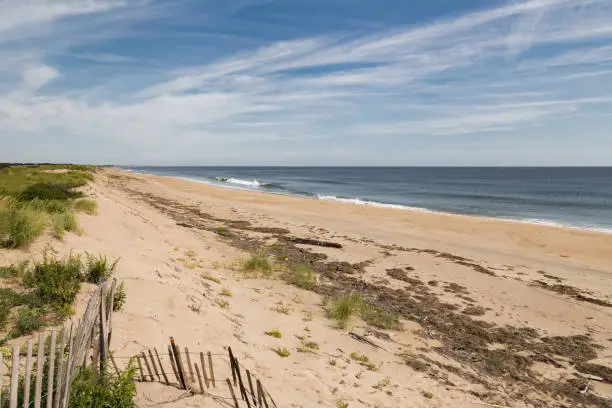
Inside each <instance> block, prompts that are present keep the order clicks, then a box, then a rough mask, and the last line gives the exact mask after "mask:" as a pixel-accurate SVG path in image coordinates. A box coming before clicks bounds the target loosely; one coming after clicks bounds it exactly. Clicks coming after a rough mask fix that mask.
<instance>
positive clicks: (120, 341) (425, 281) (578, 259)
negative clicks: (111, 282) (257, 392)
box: [0, 169, 612, 408]
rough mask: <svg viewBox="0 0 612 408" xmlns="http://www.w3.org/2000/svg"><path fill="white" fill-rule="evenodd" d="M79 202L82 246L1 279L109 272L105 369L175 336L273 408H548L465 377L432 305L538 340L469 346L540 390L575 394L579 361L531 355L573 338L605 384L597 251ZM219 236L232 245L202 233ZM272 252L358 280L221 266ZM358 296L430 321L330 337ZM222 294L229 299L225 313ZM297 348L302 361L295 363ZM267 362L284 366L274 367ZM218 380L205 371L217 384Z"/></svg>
mask: <svg viewBox="0 0 612 408" xmlns="http://www.w3.org/2000/svg"><path fill="white" fill-rule="evenodd" d="M85 189H86V190H87V193H88V195H90V196H92V197H93V198H95V199H96V200H98V203H99V214H98V215H95V216H88V215H81V216H79V217H80V218H79V221H80V223H81V226H82V228H83V231H84V232H83V234H82V235H76V234H66V237H65V238H64V241H63V242H60V241H57V240H54V239H52V238H51V237H44V238H41V239H40V240H39V241H38V242H37V243H36V244H35V245H34V246H33V247H32V248H31V249H30V250H29V251H28V252H18V251H9V250H1V251H0V262H2V263H3V264H5V263H7V262H14V261H16V260H18V259H24V258H25V257H29V256H32V255H34V256H36V255H38V254H40V253H41V252H42V251H43V250H44V249H45V248H46V249H48V248H49V247H51V248H53V250H54V251H56V252H57V253H58V254H63V253H67V252H68V251H70V250H72V251H75V252H83V251H89V252H94V253H103V254H106V255H107V256H110V257H119V258H121V259H120V262H119V268H118V271H117V275H118V277H119V278H120V279H122V280H123V281H124V282H125V286H126V290H127V302H126V305H125V309H124V311H123V312H121V313H118V314H116V315H115V317H114V318H113V319H114V320H113V327H114V331H113V336H114V338H113V344H112V348H113V349H114V350H115V355H116V356H117V359H118V361H120V362H121V361H126V359H127V358H129V356H131V355H133V354H134V353H138V352H140V351H142V350H143V349H146V348H149V347H153V346H156V347H157V348H158V349H165V347H166V344H167V343H168V338H169V336H174V337H175V338H176V339H177V341H178V342H179V343H180V344H181V346H188V347H189V349H190V350H192V351H204V352H206V351H211V352H212V353H213V354H217V353H218V354H224V353H225V352H226V351H225V347H227V346H231V347H232V349H233V350H234V353H235V354H236V356H237V357H238V359H239V360H240V362H241V363H242V364H243V365H244V366H246V367H248V368H250V369H251V370H252V371H253V372H254V373H256V374H257V377H258V378H260V379H261V381H262V383H263V384H264V386H265V387H266V388H267V389H268V390H269V391H270V393H271V394H272V395H273V396H274V398H275V401H276V403H277V404H278V406H279V407H281V406H293V407H317V406H320V407H335V406H341V405H340V403H341V402H346V403H348V406H349V407H351V408H352V407H408V406H409V407H449V406H453V407H469V406H476V405H473V402H488V403H497V404H502V405H508V406H512V407H526V406H547V404H550V401H551V400H550V396H548V395H546V392H545V391H544V389H541V390H540V389H539V388H541V387H539V386H538V385H537V384H535V385H534V384H527V385H525V384H519V383H517V382H516V381H512V380H510V379H509V378H510V377H511V376H512V371H513V370H515V369H516V366H515V365H509V363H506V362H503V361H502V362H501V363H499V364H498V363H497V362H495V361H493V360H491V357H487V360H486V361H488V364H491V365H492V367H489V372H488V373H484V374H483V371H479V368H478V364H481V362H478V363H470V359H472V360H474V361H476V360H478V356H477V355H476V354H477V353H474V350H475V349H474V348H468V349H466V350H467V351H466V352H465V353H464V354H461V350H459V347H453V344H454V343H453V342H459V341H461V339H462V338H463V337H465V338H468V337H469V336H468V335H467V334H466V335H465V336H462V335H461V334H460V333H447V332H445V329H444V328H443V327H442V326H441V325H440V324H441V323H440V322H439V321H438V322H435V323H434V320H435V319H436V317H437V316H440V315H442V312H440V313H436V309H435V308H436V307H441V306H440V305H441V304H442V303H445V304H450V305H455V306H456V309H455V310H454V311H451V312H444V313H451V314H448V315H447V314H443V315H444V316H449V318H454V317H452V316H459V317H457V318H458V319H463V318H467V319H473V321H477V322H486V323H491V325H490V326H486V327H488V328H487V329H485V331H483V333H488V332H489V331H490V332H493V331H494V330H496V329H495V328H496V327H504V326H506V325H510V326H513V327H515V328H517V329H526V328H533V329H536V330H537V336H538V337H537V339H535V340H533V341H532V340H529V341H532V343H533V344H535V345H536V346H533V347H537V350H538V352H537V353H535V354H534V352H533V350H535V348H533V349H526V350H521V349H520V348H521V347H523V343H521V342H522V341H523V340H520V341H515V340H512V341H509V342H507V343H503V344H502V343H500V344H496V343H494V342H488V343H487V344H485V345H484V346H482V347H484V348H483V349H482V347H481V346H478V347H481V349H482V350H485V351H486V350H489V351H488V352H495V350H503V351H504V352H506V351H508V353H509V354H508V355H511V356H512V357H513V360H512V361H513V362H520V361H522V360H520V359H518V358H515V356H518V355H523V357H524V358H525V359H527V360H529V359H534V358H535V357H534V356H537V355H540V356H542V355H544V356H545V358H540V359H539V360H543V361H539V360H538V361H537V362H536V363H534V364H532V363H533V361H530V363H529V365H528V367H527V368H525V370H527V369H528V370H532V371H533V372H534V373H536V376H537V378H538V379H546V381H547V382H546V384H547V386H549V385H551V384H565V383H566V382H567V380H569V379H574V378H577V377H576V375H575V373H576V367H575V364H574V363H576V362H579V360H580V359H581V357H580V356H577V357H576V356H574V357H572V356H571V355H572V353H574V352H575V353H574V354H576V353H577V354H580V353H581V351H580V350H578V348H577V346H576V345H575V344H574V343H571V344H572V345H573V346H572V347H569V349H571V350H570V351H565V352H563V353H562V355H559V354H557V353H555V352H554V351H555V350H553V351H550V350H549V348H540V345H546V344H549V343H547V341H548V340H546V339H545V338H546V337H553V336H561V337H563V338H564V339H567V338H568V336H576V335H588V341H587V342H592V343H593V344H597V345H599V346H600V347H601V348H599V349H597V350H596V354H597V358H596V359H594V360H592V361H591V363H597V364H599V365H603V366H607V367H612V351H611V350H612V307H609V306H606V302H612V298H611V296H610V295H611V294H612V279H611V277H612V275H611V274H612V272H611V271H612V257H610V253H611V248H612V234H605V233H598V232H588V231H581V230H572V229H564V228H558V227H549V226H539V225H529V224H521V223H517V222H507V221H499V220H491V219H485V218H476V217H467V216H456V215H445V214H438V213H428V212H423V211H408V210H395V209H386V208H375V207H364V206H356V205H351V204H343V203H332V202H324V201H318V200H308V199H301V198H295V197H286V196H280V195H272V194H264V193H256V192H248V191H239V190H231V189H225V188H220V187H215V186H210V185H205V184H200V183H196V182H190V181H184V180H180V179H173V178H167V177H158V176H151V175H140V174H134V173H129V172H126V171H121V170H115V169H107V170H104V171H103V172H102V173H100V174H99V175H98V176H97V177H96V182H95V183H93V184H90V185H89V186H87V187H86V188H85ZM186 208H187V209H186ZM196 208H197V209H198V210H199V211H200V212H199V213H196V212H194V211H193V209H196ZM188 209H191V210H188ZM198 214H199V215H198ZM202 214H205V215H206V216H205V217H202ZM222 220H225V221H222ZM236 221H248V222H249V223H250V226H249V227H244V226H245V225H246V224H245V223H244V222H243V223H242V224H240V223H236ZM232 222H233V223H232ZM228 225H229V227H227V230H229V231H230V232H231V233H232V234H236V235H235V236H234V237H232V238H228V237H224V236H222V235H220V234H218V233H216V231H217V232H218V230H217V228H218V227H219V226H223V227H224V228H225V227H226V226H228ZM243 227H244V228H243ZM253 227H255V228H253ZM258 228H259V229H258ZM266 228H276V229H279V228H283V229H286V230H288V233H285V234H280V233H279V231H274V230H270V231H271V232H273V233H268V232H270V231H267V230H266ZM280 235H290V236H296V237H303V238H314V239H319V240H325V241H331V242H335V243H340V244H341V245H342V246H343V247H342V248H341V249H336V248H321V247H317V246H307V245H297V246H294V247H295V248H301V249H306V250H308V251H310V252H312V253H320V254H325V255H326V256H327V259H326V260H324V261H322V262H333V261H338V262H347V263H349V264H351V265H355V264H358V263H362V264H360V266H358V267H357V269H358V270H357V272H355V271H353V270H352V269H351V271H350V272H355V273H352V274H342V273H337V272H335V271H332V272H329V273H327V272H325V273H322V275H321V276H320V283H321V288H319V289H317V290H316V292H317V293H315V292H313V291H306V290H303V289H299V288H297V287H295V286H291V285H289V284H287V283H285V282H284V281H283V280H282V279H252V278H246V277H244V276H243V274H242V273H241V272H240V271H239V270H238V269H239V268H238V267H237V264H238V262H239V261H240V260H241V259H244V258H246V257H248V255H249V254H248V251H247V249H249V248H252V245H253V244H252V243H253V242H255V243H261V245H264V244H268V245H273V243H274V242H276V240H277V239H279V236H280ZM237 236H240V237H243V238H244V239H245V241H241V240H239V239H238V238H237ZM249 242H250V243H249ZM249 245H250V246H249ZM306 256H308V255H306ZM326 265H327V264H326ZM325 267H327V266H325ZM331 269H333V268H331ZM388 270H391V271H393V270H395V271H396V272H395V273H394V272H390V273H389V272H388ZM397 270H400V272H397ZM211 276H212V277H213V278H215V279H216V280H218V281H219V283H217V282H215V281H213V280H211V279H210V278H209V277H211ZM393 276H396V277H393ZM402 276H405V277H406V278H407V279H408V280H407V281H406V280H402V279H403V278H402ZM207 277H208V278H207ZM397 277H399V279H398V278H397ZM411 280H412V283H411ZM357 281H359V282H361V283H360V285H361V287H363V288H365V290H366V295H367V296H369V294H371V293H374V289H376V290H378V289H380V288H383V287H384V288H387V289H385V291H386V290H388V291H387V292H385V295H384V296H380V297H376V296H374V297H373V299H375V300H377V301H378V300H380V301H381V302H382V301H384V299H386V298H388V299H403V300H402V302H406V304H408V303H409V302H412V300H411V299H420V298H422V299H429V300H428V302H430V303H428V305H434V306H431V307H430V306H428V307H427V308H423V309H419V308H417V309H414V310H412V309H411V310H412V311H411V312H410V313H411V314H409V313H404V315H403V318H402V323H403V326H404V330H402V331H392V330H381V331H382V332H385V333H388V334H390V337H389V338H388V339H384V338H377V337H376V336H374V335H368V336H367V338H368V339H370V340H371V341H373V342H374V343H376V344H377V345H379V346H380V347H382V348H374V347H372V346H371V345H368V344H366V343H364V342H360V341H358V340H356V339H354V338H353V337H351V336H350V335H349V333H348V332H349V331H351V332H354V333H358V334H361V335H365V334H367V333H368V331H370V330H371V328H370V327H368V325H367V324H365V323H364V322H363V321H361V320H360V319H358V318H355V319H354V320H352V322H351V325H350V328H349V329H348V330H339V329H337V328H335V327H334V322H333V321H332V320H330V319H329V318H328V317H326V313H325V310H324V308H323V307H322V296H321V294H322V293H328V292H329V293H340V292H342V291H343V290H349V289H350V285H352V284H354V283H355V282H357ZM420 282H421V283H420ZM555 285H557V286H555ZM404 288H406V291H404ZM224 289H225V290H226V292H227V294H229V293H231V296H223V295H222V291H223V290H224ZM381 290H382V289H381ZM393 290H396V291H393ZM368 291H371V293H370V292H368ZM342 293H343V292H342ZM404 295H405V296H406V297H405V298H402V297H401V296H404ZM398 296H399V297H398ZM428 296H429V297H428ZM432 299H436V300H432ZM415 301H416V300H415ZM223 302H227V305H224V303H223ZM402 302H395V303H402ZM419 302H420V300H419ZM431 302H433V303H431ZM395 306H397V307H398V308H401V307H403V305H398V304H395ZM469 306H472V311H473V312H474V315H473V316H469V317H468V316H467V315H465V314H463V313H462V311H465V309H466V308H468V307H469ZM610 306H612V305H610ZM279 310H281V311H285V312H286V313H280V312H279ZM398 310H399V309H398ZM440 310H442V309H440ZM444 310H446V309H444ZM401 311H402V313H403V312H404V309H402V310H401ZM432 311H433V312H432ZM421 313H422V314H421ZM428 313H430V314H428ZM462 316H463V317H462ZM469 324H471V323H469ZM469 324H468V326H469ZM477 324H479V323H477ZM462 327H463V326H462ZM470 327H471V326H470ZM483 327H484V326H483ZM489 327H490V328H489ZM271 329H279V330H280V331H281V332H282V338H280V339H276V338H273V337H270V336H267V335H265V334H264V332H265V331H268V330H271ZM521 333H522V332H521ZM455 335H457V336H456V337H453V336H455ZM308 341H312V342H316V343H317V345H318V349H317V350H312V351H311V352H300V351H299V350H298V349H300V348H303V345H304V343H305V342H308ZM513 341H514V343H512V342H513ZM525 341H527V340H525ZM563 341H566V340H563ZM568 341H569V340H568ZM532 343H530V344H532ZM551 344H552V343H551ZM564 344H565V343H564ZM567 344H570V343H567ZM581 344H582V343H581ZM278 347H286V348H287V349H288V350H289V351H290V353H291V354H290V355H289V356H288V357H285V358H282V357H280V356H279V355H277V354H276V352H275V351H274V349H275V348H278ZM469 347H475V346H473V345H469ZM530 347H531V346H530ZM543 347H544V346H543ZM482 350H481V351H482ZM541 350H544V351H541ZM559 350H560V348H559ZM572 350H573V351H572ZM576 350H578V351H576ZM549 351H550V352H549ZM353 352H356V353H359V354H364V355H366V356H367V357H368V358H369V359H370V360H371V361H372V362H373V363H374V366H375V371H373V370H370V369H368V368H367V367H365V366H364V365H361V364H359V363H358V362H356V361H354V360H353V359H351V353H353ZM558 352H559V353H561V352H560V351H558ZM470 353H472V354H474V355H473V356H471V355H470ZM521 353H522V354H521ZM466 354H467V355H466ZM496 355H497V354H496ZM500 355H501V354H500ZM503 355H504V356H506V354H503ZM551 359H553V360H554V363H551V362H550V361H549V360H551ZM415 362H416V363H421V364H424V367H423V366H421V365H420V364H415ZM407 363H409V364H407ZM513 364H514V363H513ZM498 365H501V366H499V367H498ZM415 368H416V369H415ZM497 369H499V372H497V371H496V370H497ZM227 375H228V373H227V370H225V368H224V367H220V368H219V373H218V376H219V377H222V378H225V376H227ZM589 389H590V392H591V393H592V392H595V393H597V394H600V395H607V396H612V389H611V387H610V385H609V384H605V383H602V382H597V381H595V382H593V383H592V384H591V385H590V386H589ZM576 394H579V393H578V391H577V390H576ZM538 401H539V402H538ZM585 401H586V400H585ZM593 401H595V400H589V401H587V402H590V403H591V405H593V404H595V405H593V406H596V405H597V404H602V401H605V400H603V399H600V400H596V401H595V402H593ZM137 402H138V405H139V406H140V407H146V406H163V407H179V406H211V407H212V406H227V405H223V404H222V403H220V402H219V401H215V400H213V399H211V398H207V397H201V396H197V397H190V396H186V395H184V392H183V393H181V392H179V391H177V390H173V389H169V388H168V387H165V386H161V385H159V384H139V386H138V397H137ZM538 404H540V405H538ZM600 406H602V405H600Z"/></svg>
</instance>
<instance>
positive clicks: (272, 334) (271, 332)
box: [264, 329, 283, 339]
mask: <svg viewBox="0 0 612 408" xmlns="http://www.w3.org/2000/svg"><path fill="white" fill-rule="evenodd" d="M264 334H265V335H267V336H270V337H274V338H276V339H280V338H281V337H283V334H282V333H281V331H280V330H278V329H272V330H269V331H267V332H265V333H264Z"/></svg>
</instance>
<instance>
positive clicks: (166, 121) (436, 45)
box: [0, 0, 612, 160]
mask: <svg viewBox="0 0 612 408" xmlns="http://www.w3.org/2000/svg"><path fill="white" fill-rule="evenodd" d="M10 3H12V5H13V7H14V9H11V10H10V12H9V13H7V14H6V15H5V16H4V17H3V16H2V14H1V12H2V10H3V9H2V7H3V6H0V32H2V30H4V31H5V32H10V34H11V36H10V38H12V40H6V39H5V41H4V43H3V42H2V40H0V61H2V59H3V58H2V57H5V60H8V58H9V57H10V58H12V59H11V61H17V62H16V63H14V64H5V65H3V64H2V63H1V62H0V78H2V75H3V72H4V75H5V76H6V77H7V78H8V77H10V76H11V75H13V77H15V76H17V77H21V79H20V80H15V79H14V78H13V80H12V82H7V83H9V84H12V86H11V89H9V90H5V91H3V88H2V87H0V132H2V133H1V134H5V135H6V134H10V135H49V134H61V135H62V137H64V138H66V137H68V138H70V137H73V138H77V137H78V138H83V139H87V140H91V141H92V143H97V144H98V145H99V146H104V145H105V143H107V142H108V143H121V144H122V145H123V147H125V146H126V145H128V146H132V147H138V148H141V149H142V150H143V153H142V155H143V156H142V157H145V151H147V152H149V153H146V157H160V155H162V156H163V155H166V157H167V158H168V160H172V158H179V157H185V155H189V157H192V158H197V157H198V154H199V155H201V157H214V156H215V155H217V154H219V152H221V151H223V150H224V149H227V148H228V146H232V147H233V148H237V149H240V148H243V149H245V150H244V152H245V154H246V153H248V151H249V146H251V144H253V143H257V142H261V143H265V142H274V143H277V144H278V145H279V147H278V151H281V149H283V151H295V150H292V149H294V148H293V147H292V146H291V147H289V148H286V147H284V146H283V145H282V144H283V143H300V142H303V143H309V145H308V146H306V147H307V148H312V149H316V148H317V146H318V145H317V143H319V142H321V143H323V142H325V143H338V144H341V145H343V144H346V143H351V140H352V139H353V138H360V140H363V139H364V138H365V139H367V138H368V137H370V138H371V140H372V141H371V142H370V144H372V145H376V144H377V143H375V142H374V140H375V138H379V137H385V136H386V137H396V136H397V137H412V136H414V137H423V136H445V137H448V136H456V137H457V138H460V137H462V135H466V134H477V133H492V132H506V134H507V133H508V132H511V131H517V130H518V129H520V130H521V131H523V132H524V131H529V130H530V129H531V131H533V129H534V127H536V126H543V125H544V124H548V125H549V124H550V123H551V121H553V122H555V121H561V120H571V119H572V118H574V117H575V115H576V113H577V112H589V111H591V110H594V109H603V108H607V107H610V103H611V101H610V99H609V96H608V95H610V94H611V93H612V84H610V85H607V84H603V83H598V84H597V85H594V84H593V82H592V81H597V78H598V77H601V76H603V75H607V74H608V73H610V70H609V69H608V68H610V66H609V65H608V66H606V65H605V64H607V63H608V62H609V61H610V60H611V59H612V53H611V50H610V46H609V45H606V44H601V43H600V42H601V41H608V42H609V41H610V40H612V26H611V25H610V22H609V19H607V18H605V17H606V16H609V15H611V14H610V13H612V3H610V2H609V1H607V0H580V1H579V0H531V1H522V2H518V3H517V2H513V3H510V4H507V5H505V6H502V7H498V8H495V9H489V10H484V11H480V12H475V13H471V14H468V15H464V16H460V17H457V18H455V19H450V20H444V21H439V22H433V23H430V24H428V25H424V26H420V27H408V28H404V29H393V30H390V31H384V32H377V33H375V34H371V35H366V36H356V37H355V36H351V35H350V34H342V35H339V34H337V33H330V34H328V35H321V36H318V37H314V38H296V39H292V40H286V41H281V42H276V43H271V44H268V45H266V46H263V47H259V48H258V49H251V50H247V51H242V52H240V53H238V54H235V55H228V56H226V57H223V58H220V59H218V60H216V61H206V63H205V64H204V65H201V66H189V67H185V66H177V67H176V68H175V69H173V70H171V71H170V72H166V73H165V74H164V75H163V79H159V77H157V78H158V79H157V80H148V81H145V82H143V83H144V84H145V85H144V86H139V87H137V89H133V88H132V89H122V88H117V89H112V92H111V90H107V92H103V93H99V92H98V91H99V89H96V90H88V89H87V88H86V87H85V88H71V87H70V86H65V87H64V88H62V87H59V84H60V83H62V81H63V80H69V79H70V77H69V76H67V75H68V74H65V73H64V71H63V70H61V69H60V71H62V76H61V77H60V76H59V72H58V69H57V68H54V67H53V66H52V64H51V63H49V62H47V61H46V57H47V55H46V54H45V52H44V50H41V49H40V48H39V47H32V48H31V49H29V48H27V47H26V48H24V49H15V47H13V46H11V45H12V44H14V43H15V41H16V40H15V39H20V40H19V41H22V40H23V39H24V38H28V36H29V35H31V34H28V33H30V32H31V31H30V30H32V29H35V28H36V27H37V26H39V25H45V26H47V25H49V24H51V25H52V26H54V24H55V23H57V22H58V21H60V20H61V19H63V18H66V17H70V16H78V15H85V14H96V13H103V14H105V15H108V16H110V17H112V16H113V15H114V14H113V13H116V14H117V16H119V15H122V14H121V13H122V12H123V7H125V5H126V4H127V3H123V2H110V1H105V2H102V1H95V2H91V1H70V2H69V1H62V2H58V3H57V4H56V6H54V7H51V8H49V9H47V7H43V2H42V1H39V2H32V3H29V5H28V6H27V7H26V6H24V5H23V3H20V4H22V5H21V6H19V5H17V3H16V2H10ZM4 7H5V8H4V11H8V10H9V9H10V7H9V8H6V7H7V6H6V5H4ZM28 13H31V15H30V14H28ZM109 13H110V14H109ZM6 16H12V18H14V20H11V21H9V20H10V18H9V17H6ZM110 17H109V18H110ZM117 18H119V17H117ZM77 23H78V22H77ZM77 23H75V24H77ZM85 26H86V24H83V23H78V24H77V26H76V27H80V28H79V29H84V27H85ZM75 29H76V28H74V27H70V26H69V27H67V28H66V30H67V31H65V32H66V33H72V32H73V31H72V30H75ZM0 36H1V34H0ZM65 37H66V38H57V41H59V43H61V44H62V45H63V47H64V48H63V49H62V51H61V52H62V53H64V54H65V55H68V56H72V57H77V58H80V59H83V60H86V61H89V62H94V63H100V64H105V66H106V67H113V66H114V64H122V63H129V64H130V65H129V66H130V67H131V66H134V65H136V66H137V65H138V64H139V63H140V64H143V68H144V64H146V62H143V61H139V60H136V59H134V58H132V57H130V56H125V55H118V54H112V53H100V52H94V51H91V52H84V51H81V52H73V51H72V50H71V49H70V45H66V44H71V43H70V41H71V40H70V38H67V37H69V36H65ZM94 37H95V36H94ZM92 38H93V37H92ZM11 41H13V43H11ZM2 44H4V45H2ZM549 44H555V45H563V47H559V48H555V49H557V51H555V52H548V54H549V55H547V56H546V57H533V56H531V55H528V54H529V53H527V51H530V50H536V49H538V47H540V46H543V45H549ZM113 72H114V76H117V77H121V76H122V75H123V72H122V70H121V65H117V71H113ZM16 74H19V75H16ZM51 81H54V87H53V88H55V90H53V91H50V90H49V88H52V87H48V86H47V87H46V86H45V85H48V84H49V83H50V82H51ZM553 81H554V82H555V83H554V85H553V84H552V82H553ZM9 86H10V85H9ZM100 94H103V95H106V97H104V98H100V97H99V96H97V95H100ZM94 95H96V96H95V97H94ZM109 95H112V96H109ZM215 149H217V150H215ZM151 152H155V153H151ZM99 153H100V155H101V157H103V156H104V155H105V154H106V156H105V157H108V158H110V157H115V156H113V154H114V153H113V154H111V153H105V151H104V149H101V150H100V152H99ZM118 154H120V153H118ZM270 154H271V156H274V155H275V153H274V152H271V153H270ZM134 155H136V156H137V155H138V150H135V149H132V150H131V153H126V154H125V156H124V157H125V159H126V160H128V159H130V160H132V159H134ZM0 159H3V158H1V157H0ZM4 159H6V158H4ZM136 159H137V157H136ZM101 160H104V159H103V158H102V159H101Z"/></svg>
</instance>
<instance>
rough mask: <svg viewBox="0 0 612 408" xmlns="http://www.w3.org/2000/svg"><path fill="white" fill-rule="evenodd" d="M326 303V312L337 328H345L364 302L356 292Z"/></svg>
mask: <svg viewBox="0 0 612 408" xmlns="http://www.w3.org/2000/svg"><path fill="white" fill-rule="evenodd" d="M327 303H328V304H327V313H328V315H329V317H331V318H332V319H334V320H335V321H336V326H337V327H338V328H339V329H346V327H347V326H348V323H349V321H350V319H351V317H352V316H353V315H354V314H355V313H357V312H359V311H361V310H362V309H363V306H364V304H365V302H364V301H363V299H362V297H361V296H359V295H357V294H350V295H348V296H344V297H341V298H338V299H336V300H332V301H331V302H327Z"/></svg>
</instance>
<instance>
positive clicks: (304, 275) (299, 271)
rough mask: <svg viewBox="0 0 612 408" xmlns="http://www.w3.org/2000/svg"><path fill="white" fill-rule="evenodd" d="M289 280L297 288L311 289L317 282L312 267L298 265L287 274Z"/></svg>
mask: <svg viewBox="0 0 612 408" xmlns="http://www.w3.org/2000/svg"><path fill="white" fill-rule="evenodd" d="M289 282H290V283H292V284H293V285H295V286H297V287H298V288H302V289H306V290H312V288H313V287H314V285H316V283H317V275H316V274H315V273H314V272H313V270H312V268H310V267H308V266H306V265H300V266H298V267H297V268H295V270H293V272H292V273H290V274H289Z"/></svg>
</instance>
